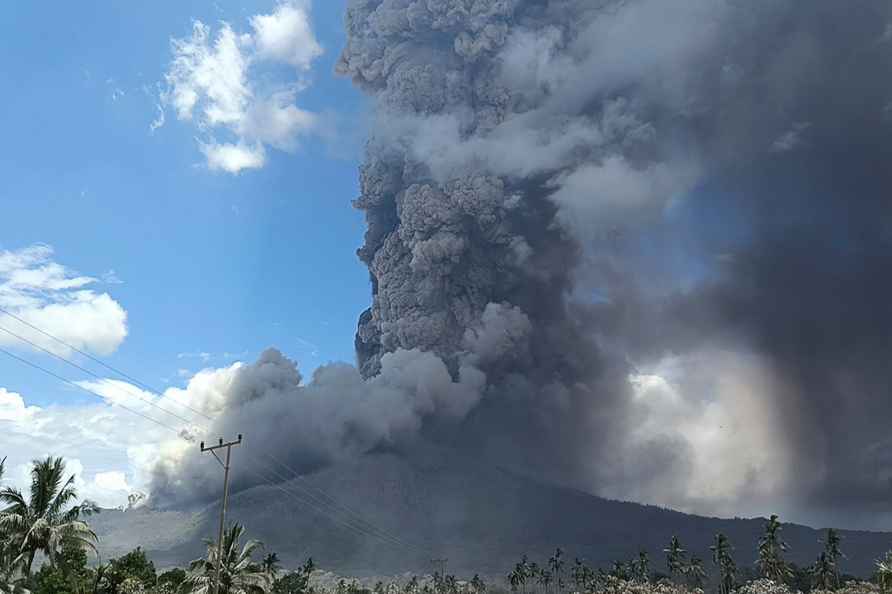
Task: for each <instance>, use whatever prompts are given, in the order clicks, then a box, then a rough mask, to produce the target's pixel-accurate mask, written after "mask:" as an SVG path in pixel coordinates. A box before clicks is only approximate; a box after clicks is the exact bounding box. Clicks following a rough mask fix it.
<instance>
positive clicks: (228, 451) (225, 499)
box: [201, 433, 242, 594]
mask: <svg viewBox="0 0 892 594" xmlns="http://www.w3.org/2000/svg"><path fill="white" fill-rule="evenodd" d="M241 443H242V434H241V433H239V436H238V439H237V440H235V441H230V442H229V443H223V438H222V437H221V438H220V442H219V443H218V444H217V445H215V446H211V447H208V448H206V447H204V442H201V451H202V453H204V452H210V453H211V454H213V455H214V458H216V459H217V462H219V463H220V465H221V466H222V467H223V507H222V509H221V510H220V531H219V532H218V536H217V579H215V580H214V592H215V593H216V594H219V592H220V578H221V576H222V575H223V526H224V523H225V522H226V505H227V504H228V503H229V459H230V455H231V454H232V446H236V445H239V444H241ZM223 448H226V462H223V460H221V459H220V457H219V456H218V455H217V450H221V449H223Z"/></svg>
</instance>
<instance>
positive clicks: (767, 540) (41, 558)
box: [0, 457, 892, 594]
mask: <svg viewBox="0 0 892 594" xmlns="http://www.w3.org/2000/svg"><path fill="white" fill-rule="evenodd" d="M3 470H4V461H0V477H2V475H3ZM0 500H2V503H3V505H4V507H3V508H2V509H0V594H211V593H212V592H214V588H213V586H214V584H215V583H216V579H217V559H218V551H219V550H220V549H222V560H223V563H222V572H221V579H220V589H219V592H218V594H503V593H505V592H506V590H510V592H519V593H521V594H704V592H707V591H709V592H715V593H716V594H793V593H796V592H811V593H814V594H828V593H830V592H835V593H836V594H892V551H890V552H889V553H887V554H886V555H885V557H884V558H883V559H880V560H878V561H877V562H876V572H875V573H874V575H873V577H872V580H871V581H870V582H865V581H859V580H857V579H856V578H854V577H852V576H847V575H845V574H843V573H842V572H841V571H840V566H839V563H840V561H841V560H842V559H844V558H845V555H843V553H842V548H841V539H840V537H839V535H838V534H837V533H836V532H835V531H834V530H832V529H831V530H828V531H827V535H826V538H824V539H822V540H821V542H822V543H823V544H824V547H823V551H822V552H821V553H820V554H819V555H818V557H817V559H816V560H815V562H814V564H813V565H811V566H809V567H798V566H796V565H795V564H794V563H791V562H788V561H787V560H786V559H784V553H786V552H787V551H788V550H789V547H788V545H787V544H786V543H785V542H784V541H783V540H781V538H780V532H781V523H780V521H779V519H778V517H777V516H771V518H770V519H769V520H768V522H767V523H766V524H765V530H764V533H763V535H762V537H761V538H760V539H759V541H758V544H757V547H756V550H755V554H756V560H755V562H754V563H753V565H752V567H742V568H738V566H737V564H736V563H735V561H734V558H733V553H734V547H733V546H732V545H731V543H730V541H729V540H728V538H727V536H725V535H724V534H716V535H715V540H714V543H713V545H712V546H710V547H709V550H710V552H711V556H710V558H711V561H712V564H711V569H712V571H709V572H708V571H707V569H706V567H705V566H704V562H703V560H702V559H701V558H700V557H698V556H697V555H696V554H693V553H689V551H688V550H686V549H685V548H684V547H683V546H682V543H681V541H680V540H679V539H678V537H675V536H673V537H672V538H671V539H670V541H669V543H668V546H667V548H665V549H664V550H663V552H664V553H665V555H666V569H667V570H668V574H662V573H658V572H655V571H652V569H651V561H650V558H649V557H648V554H647V552H646V551H643V550H642V551H640V552H639V553H638V555H637V556H636V557H635V558H633V559H631V560H618V561H615V562H613V563H612V565H611V566H610V568H609V569H604V568H592V567H589V566H588V565H587V564H586V563H585V562H584V561H583V560H581V559H579V558H576V559H574V561H573V563H572V565H570V566H568V563H567V561H566V559H565V555H564V551H563V550H562V549H560V548H559V549H557V550H555V552H554V554H553V555H551V556H550V557H549V558H548V559H547V560H545V561H544V562H543V563H542V564H539V563H538V562H536V561H533V560H531V559H530V558H529V557H528V556H527V555H524V556H522V558H521V559H520V561H519V562H518V563H517V564H516V565H515V566H514V568H513V569H512V571H511V572H509V573H508V574H507V575H506V576H505V583H504V584H501V583H489V584H487V583H486V582H485V581H484V579H483V578H481V577H480V576H479V575H474V576H473V577H471V578H470V579H468V580H461V579H459V578H458V577H456V576H455V575H450V574H441V573H439V572H435V573H434V574H433V575H431V576H424V577H421V576H410V577H407V578H405V579H403V580H401V581H399V582H396V581H394V582H388V583H384V582H382V581H378V582H377V583H375V584H374V585H373V586H372V587H367V586H364V585H362V584H361V583H360V582H359V581H357V580H348V579H344V578H340V579H338V580H337V581H336V582H333V583H330V584H328V585H326V584H324V583H320V582H319V581H314V580H315V578H314V576H317V575H318V573H319V570H318V569H317V568H316V565H315V564H314V563H313V560H312V559H308V560H307V562H306V563H305V564H304V565H302V566H301V567H299V568H297V569H295V570H290V571H289V570H285V569H283V567H282V563H281V562H280V560H279V557H278V556H277V555H276V554H275V553H274V552H271V551H266V550H265V549H264V546H263V544H262V543H260V542H259V541H256V540H251V539H248V538H246V532H245V529H244V527H242V526H241V525H239V524H234V525H232V526H231V527H230V528H229V529H228V530H226V532H225V533H224V537H223V546H222V547H218V546H217V543H215V542H213V541H206V544H207V554H206V556H205V557H203V558H201V559H196V560H195V561H193V562H192V563H191V564H190V565H189V568H188V570H186V569H182V568H174V569H170V570H168V571H164V572H163V573H160V574H159V573H158V572H157V571H156V568H155V565H154V564H153V563H152V561H151V560H150V559H149V557H148V556H147V555H146V553H145V551H143V550H142V549H141V548H137V549H136V550H134V551H131V552H129V553H127V554H126V555H123V556H121V557H118V558H116V559H110V560H108V561H106V562H104V563H103V562H102V561H101V560H100V559H98V558H95V559H93V563H92V564H91V563H90V561H91V556H96V557H98V555H96V551H97V546H96V545H97V544H98V542H97V537H96V535H95V534H94V533H93V531H92V530H91V529H90V527H89V524H88V518H89V516H90V515H91V514H93V513H97V512H98V511H99V510H98V508H97V507H96V506H95V505H94V504H92V503H90V502H89V501H81V502H78V495H77V491H76V489H75V486H74V477H72V476H68V477H66V476H65V463H64V461H63V460H62V459H61V458H52V457H50V458H46V459H44V460H35V461H34V464H33V467H32V470H31V485H30V488H29V490H28V496H27V497H26V496H25V495H24V494H23V493H21V492H19V491H18V490H16V489H12V488H6V489H3V490H0ZM35 562H38V563H37V565H35Z"/></svg>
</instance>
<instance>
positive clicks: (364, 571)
mask: <svg viewBox="0 0 892 594" xmlns="http://www.w3.org/2000/svg"><path fill="white" fill-rule="evenodd" d="M325 494H330V495H333V496H334V497H336V498H337V501H338V502H339V504H340V506H342V507H340V506H339V508H340V511H339V512H333V511H332V510H331V507H330V506H328V505H326V504H323V501H325V497H326V495H325ZM343 507H346V508H349V509H350V510H351V512H355V514H358V515H359V516H361V517H362V518H364V519H365V520H367V521H368V522H370V523H371V524H373V525H374V526H375V527H377V528H379V529H381V530H383V531H386V533H387V535H383V534H377V535H376V534H372V532H374V529H372V528H369V527H368V526H367V525H365V526H360V525H359V524H360V522H359V521H358V520H356V515H354V514H351V513H347V512H345V511H343ZM320 509H324V513H320ZM218 510H219V507H218V505H212V506H209V507H207V508H205V509H203V510H199V511H196V512H192V513H187V512H173V511H157V510H152V509H148V508H139V509H135V510H131V511H128V512H120V511H107V512H104V513H102V514H100V515H99V516H98V517H97V518H96V520H95V522H94V525H95V529H96V531H97V533H98V534H99V535H100V538H101V539H102V547H103V556H104V557H106V558H107V557H108V556H114V555H119V554H122V553H123V552H126V551H127V550H129V549H131V548H133V547H134V546H136V545H137V544H141V545H142V546H143V548H144V549H145V550H147V551H148V552H149V553H150V555H151V556H152V557H153V558H154V559H155V561H156V563H158V564H159V565H160V566H168V565H173V564H182V563H184V562H186V561H188V560H191V559H193V558H195V557H196V556H198V555H200V554H201V553H202V552H203V545H202V539H203V538H206V537H208V536H210V535H212V534H214V533H215V529H216V522H217V518H218V516H217V514H218ZM229 518H230V519H231V520H233V521H238V522H241V523H243V524H245V525H246V526H247V528H248V532H249V535H250V536H251V537H256V538H259V539H261V540H263V541H264V542H265V543H267V545H268V547H269V549H270V550H273V551H276V552H277V553H278V554H279V556H280V558H282V559H283V561H284V562H285V565H286V566H290V565H296V564H298V563H301V562H302V561H304V560H305V559H306V557H308V556H312V557H313V559H314V560H315V561H316V562H317V564H319V565H320V566H322V567H323V568H326V569H331V570H335V571H339V572H342V573H349V574H352V575H360V576H361V575H387V574H396V573H401V572H404V571H418V572H421V571H429V570H430V560H431V559H433V558H448V559H449V565H448V569H449V571H450V572H456V573H458V574H460V575H464V574H468V573H474V572H479V573H481V574H484V575H491V576H501V575H504V573H505V572H506V571H507V570H508V568H509V567H510V566H511V565H512V564H513V563H514V562H516V561H517V560H518V559H519V557H520V556H521V555H522V554H525V553H526V554H529V555H531V557H533V558H539V559H544V558H547V556H548V555H550V554H551V553H552V552H553V551H554V548H555V547H557V546H560V547H562V548H564V549H565V550H566V551H567V552H568V555H569V556H570V557H571V558H572V557H573V556H578V557H581V558H585V559H586V560H587V561H588V562H589V563H590V564H592V565H595V566H606V565H608V564H609V563H611V562H612V561H614V560H622V559H628V558H631V557H632V556H634V555H637V552H638V550H639V549H640V548H644V549H646V550H648V551H649V553H650V555H651V558H652V559H654V566H655V567H656V568H657V569H659V568H660V567H661V565H662V558H663V554H662V549H663V548H664V547H665V546H666V544H667V543H668V541H669V539H670V538H671V536H672V535H678V536H679V538H680V539H681V542H682V544H683V545H684V546H685V547H686V548H687V549H688V550H690V551H693V552H694V553H696V554H698V555H700V556H701V557H703V558H706V559H708V553H709V549H708V547H709V545H710V544H711V543H712V539H713V537H714V535H715V533H716V532H724V533H725V534H727V535H728V536H729V538H730V539H731V542H732V544H733V545H734V546H735V548H736V559H737V561H738V564H739V565H745V564H748V563H750V562H752V560H753V559H754V558H755V547H756V542H757V540H758V538H759V535H760V534H761V531H762V529H763V526H764V522H765V520H764V519H746V520H743V519H733V520H723V519H716V518H704V517H699V516H692V515H687V514H682V513H679V512H675V511H671V510H665V509H661V508H657V507H653V506H644V505H639V504H635V503H624V502H617V501H609V500H606V499H601V498H598V497H594V496H591V495H588V494H585V493H581V492H578V491H574V490H572V489H564V488H559V487H554V486H551V485H544V484H540V483H537V482H534V481H532V480H530V479H527V478H524V477H520V476H517V475H515V474H512V473H510V472H507V471H504V470H500V469H495V468H492V467H486V466H483V465H480V464H476V463H473V462H470V461H468V460H465V459H461V458H458V457H456V456H452V455H442V453H437V454H431V453H430V452H428V453H426V454H418V455H414V456H412V457H411V459H407V458H406V457H402V456H397V455H394V454H375V455H369V456H366V457H364V458H362V459H359V460H356V461H352V462H349V463H344V464H340V465H337V466H334V467H331V468H328V469H326V470H324V471H322V472H319V473H316V474H314V475H311V476H308V477H306V478H303V479H299V480H293V481H290V482H287V483H283V484H281V485H277V486H260V487H255V488H251V489H248V490H245V491H242V492H240V493H236V494H234V495H233V496H232V497H231V499H230V516H229ZM841 535H842V536H843V539H844V540H843V545H844V550H845V552H846V554H847V556H848V560H847V561H845V563H844V566H843V569H844V571H846V572H850V573H855V574H859V575H868V574H869V573H870V572H871V571H872V564H873V560H874V559H876V558H878V557H879V556H880V555H881V554H882V553H883V552H885V551H886V550H887V549H889V548H892V534H887V533H880V532H856V531H841ZM821 536H822V535H821V533H820V532H819V531H816V530H814V529H811V528H807V527H804V526H797V525H792V524H786V525H784V528H783V537H784V539H785V540H786V541H787V542H788V543H789V544H790V547H791V551H790V554H789V556H788V558H789V559H790V560H793V561H795V562H796V563H799V564H806V563H811V562H812V561H813V560H814V558H815V557H816V555H817V554H818V552H819V550H820V547H821V544H820V543H819V542H818V539H819V538H821ZM392 537H396V539H398V540H399V541H400V542H399V544H398V543H396V542H394V538H392Z"/></svg>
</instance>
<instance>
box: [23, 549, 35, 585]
mask: <svg viewBox="0 0 892 594" xmlns="http://www.w3.org/2000/svg"><path fill="white" fill-rule="evenodd" d="M35 553H36V551H35V550H33V549H32V550H30V551H28V557H27V559H28V560H27V561H25V577H26V578H28V579H30V578H31V566H32V565H33V564H34V555H35Z"/></svg>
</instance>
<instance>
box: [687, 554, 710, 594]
mask: <svg viewBox="0 0 892 594" xmlns="http://www.w3.org/2000/svg"><path fill="white" fill-rule="evenodd" d="M682 571H683V572H684V574H685V576H686V577H687V579H688V583H689V584H690V585H692V586H693V587H695V588H703V580H705V579H706V571H705V570H704V569H703V560H702V559H700V558H699V557H697V556H696V555H693V556H691V561H690V562H689V563H688V564H687V566H686V567H685V568H684V569H683V570H682Z"/></svg>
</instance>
